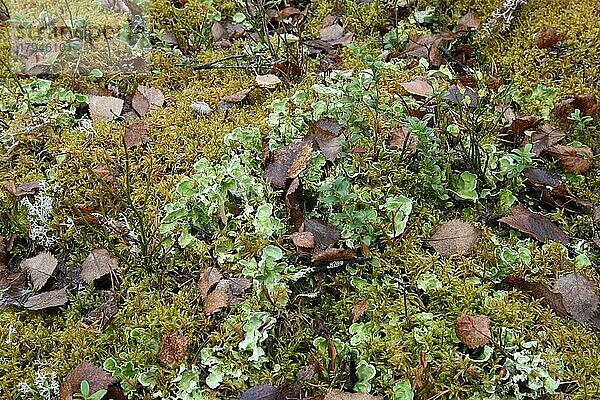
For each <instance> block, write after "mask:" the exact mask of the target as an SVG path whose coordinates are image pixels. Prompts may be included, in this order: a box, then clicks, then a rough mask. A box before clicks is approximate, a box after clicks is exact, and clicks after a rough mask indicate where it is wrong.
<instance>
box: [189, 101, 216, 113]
mask: <svg viewBox="0 0 600 400" xmlns="http://www.w3.org/2000/svg"><path fill="white" fill-rule="evenodd" d="M190 108H191V109H192V110H193V111H195V112H196V113H197V114H199V115H209V114H210V113H212V111H213V110H212V108H210V106H209V105H208V103H205V102H204V101H195V102H193V103H192V104H190Z"/></svg>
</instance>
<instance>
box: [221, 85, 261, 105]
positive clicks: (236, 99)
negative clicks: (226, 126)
mask: <svg viewBox="0 0 600 400" xmlns="http://www.w3.org/2000/svg"><path fill="white" fill-rule="evenodd" d="M253 89H254V88H248V89H244V90H240V91H239V92H236V93H234V94H232V95H230V96H225V97H223V99H222V101H224V102H226V103H233V104H237V103H242V102H244V101H246V99H247V98H248V95H249V94H250V92H252V90H253Z"/></svg>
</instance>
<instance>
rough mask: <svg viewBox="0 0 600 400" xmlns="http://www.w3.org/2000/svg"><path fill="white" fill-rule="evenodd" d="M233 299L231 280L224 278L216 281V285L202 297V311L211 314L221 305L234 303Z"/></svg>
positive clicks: (225, 305) (226, 305)
mask: <svg viewBox="0 0 600 400" xmlns="http://www.w3.org/2000/svg"><path fill="white" fill-rule="evenodd" d="M234 302H235V299H234V296H233V291H232V288H231V282H229V280H227V279H224V280H221V281H219V283H217V286H216V287H215V288H214V290H213V291H212V292H210V293H209V294H208V295H207V296H206V298H205V299H204V313H205V314H212V313H214V312H216V311H219V310H220V309H221V308H223V307H228V306H230V305H232V304H234Z"/></svg>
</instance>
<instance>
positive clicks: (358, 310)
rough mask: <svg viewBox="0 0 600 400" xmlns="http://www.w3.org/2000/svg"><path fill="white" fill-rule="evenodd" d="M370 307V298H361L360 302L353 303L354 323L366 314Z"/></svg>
mask: <svg viewBox="0 0 600 400" xmlns="http://www.w3.org/2000/svg"><path fill="white" fill-rule="evenodd" d="M368 309H369V300H368V299H364V300H361V301H359V302H358V303H356V304H355V305H353V306H352V323H355V322H356V321H358V320H359V319H360V317H362V316H363V315H365V313H366V312H367V310H368Z"/></svg>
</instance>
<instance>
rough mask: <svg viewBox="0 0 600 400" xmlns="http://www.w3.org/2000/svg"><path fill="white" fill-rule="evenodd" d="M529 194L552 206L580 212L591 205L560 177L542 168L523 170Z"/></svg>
mask: <svg viewBox="0 0 600 400" xmlns="http://www.w3.org/2000/svg"><path fill="white" fill-rule="evenodd" d="M523 176H525V178H527V180H526V183H527V186H528V188H529V189H530V192H531V196H532V197H533V198H535V199H536V200H540V201H542V202H544V203H546V204H548V205H551V206H553V207H559V208H562V209H564V210H566V211H569V212H574V213H580V212H583V211H586V210H588V209H589V208H591V207H592V203H590V202H589V201H587V200H583V199H580V198H578V197H577V196H576V195H575V194H573V193H572V192H571V190H570V189H569V188H568V187H567V185H565V184H564V183H563V182H562V180H561V179H560V177H559V176H558V175H556V174H555V173H553V172H550V171H548V170H546V169H543V168H527V169H526V170H524V171H523Z"/></svg>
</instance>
